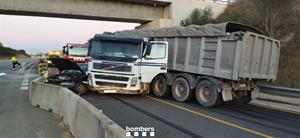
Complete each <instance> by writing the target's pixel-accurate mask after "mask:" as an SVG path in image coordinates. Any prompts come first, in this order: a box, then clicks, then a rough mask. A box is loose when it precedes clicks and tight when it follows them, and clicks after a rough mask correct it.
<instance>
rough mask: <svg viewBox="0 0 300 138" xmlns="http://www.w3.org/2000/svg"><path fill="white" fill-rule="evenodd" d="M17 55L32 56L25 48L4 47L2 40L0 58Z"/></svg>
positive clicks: (19, 56) (21, 56)
mask: <svg viewBox="0 0 300 138" xmlns="http://www.w3.org/2000/svg"><path fill="white" fill-rule="evenodd" d="M14 55H16V56H17V57H18V58H20V59H24V58H30V56H29V55H28V54H27V53H26V52H25V50H15V49H12V48H9V47H4V46H3V44H2V43H1V42H0V59H9V58H10V57H12V56H14Z"/></svg>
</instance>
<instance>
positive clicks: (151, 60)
mask: <svg viewBox="0 0 300 138" xmlns="http://www.w3.org/2000/svg"><path fill="white" fill-rule="evenodd" d="M89 56H90V60H89V63H88V86H89V89H91V90H96V91H98V92H100V93H124V94H147V93H149V89H150V83H151V81H152V80H153V78H155V77H156V76H157V75H158V74H162V73H166V72H167V61H168V43H167V42H165V41H149V40H148V39H147V38H143V37H123V36H114V35H95V36H94V38H92V39H91V40H90V48H89Z"/></svg>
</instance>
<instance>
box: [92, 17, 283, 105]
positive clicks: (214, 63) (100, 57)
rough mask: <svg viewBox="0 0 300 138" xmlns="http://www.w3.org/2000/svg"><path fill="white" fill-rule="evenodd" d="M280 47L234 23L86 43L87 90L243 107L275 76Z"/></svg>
mask: <svg viewBox="0 0 300 138" xmlns="http://www.w3.org/2000/svg"><path fill="white" fill-rule="evenodd" d="M279 52H280V42H279V41H278V40H276V39H273V38H270V37H267V36H264V35H262V34H261V32H260V31H259V30H257V29H255V28H252V27H250V26H246V25H243V24H238V23H221V24H207V25H203V26H195V25H192V26H188V27H170V28H161V29H151V30H129V31H120V32H116V33H115V35H95V36H94V38H92V39H91V40H90V51H89V56H90V60H89V63H88V79H87V84H88V88H89V89H91V90H96V91H98V92H101V93H123V94H148V93H149V92H150V91H152V92H153V94H154V95H155V96H158V97H164V96H167V95H170V94H171V95H172V96H173V97H174V99H175V100H177V101H180V102H185V101H188V100H190V99H191V98H193V97H196V100H197V101H198V102H199V104H201V105H202V106H204V107H214V106H216V105H219V104H220V103H222V102H223V101H237V102H239V103H247V102H249V101H250V100H251V91H252V90H254V89H255V88H256V84H257V82H258V81H273V80H275V79H276V76H277V69H278V61H279Z"/></svg>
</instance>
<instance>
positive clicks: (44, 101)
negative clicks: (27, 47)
mask: <svg viewBox="0 0 300 138" xmlns="http://www.w3.org/2000/svg"><path fill="white" fill-rule="evenodd" d="M29 99H30V102H31V104H32V105H34V106H39V107H40V108H42V109H45V110H48V111H52V112H53V113H55V114H57V115H59V116H60V117H62V119H63V122H64V123H65V124H66V125H67V126H68V127H69V130H70V132H71V133H72V134H73V136H74V137H99V138H119V137H125V131H124V129H122V128H121V127H120V126H119V125H117V124H116V123H115V122H113V121H112V120H111V119H109V118H108V117H107V116H106V115H104V114H103V113H102V111H101V110H98V109H97V108H95V107H94V106H93V105H91V104H90V103H88V102H87V101H86V100H84V99H82V98H81V97H79V96H78V95H76V94H74V93H73V92H72V91H70V90H68V89H66V88H63V87H60V86H55V85H51V84H45V83H43V82H41V80H40V79H36V80H34V81H32V83H31V87H30V94H29Z"/></svg>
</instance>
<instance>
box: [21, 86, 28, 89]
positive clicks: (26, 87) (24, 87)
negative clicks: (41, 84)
mask: <svg viewBox="0 0 300 138" xmlns="http://www.w3.org/2000/svg"><path fill="white" fill-rule="evenodd" d="M20 90H28V86H22V87H21V88H20Z"/></svg>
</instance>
